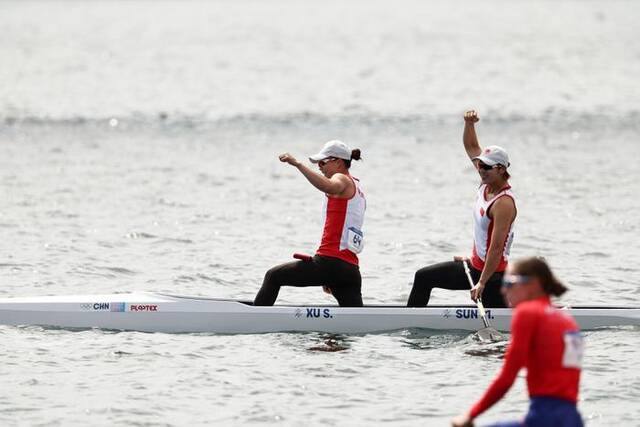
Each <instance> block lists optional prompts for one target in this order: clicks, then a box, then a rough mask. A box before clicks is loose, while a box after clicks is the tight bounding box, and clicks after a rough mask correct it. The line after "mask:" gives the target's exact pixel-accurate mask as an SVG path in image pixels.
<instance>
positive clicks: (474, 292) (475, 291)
mask: <svg viewBox="0 0 640 427" xmlns="http://www.w3.org/2000/svg"><path fill="white" fill-rule="evenodd" d="M482 291H484V284H483V283H480V282H478V283H476V285H475V286H474V287H473V288H471V299H472V300H473V301H474V302H476V301H478V300H479V299H481V298H482Z"/></svg>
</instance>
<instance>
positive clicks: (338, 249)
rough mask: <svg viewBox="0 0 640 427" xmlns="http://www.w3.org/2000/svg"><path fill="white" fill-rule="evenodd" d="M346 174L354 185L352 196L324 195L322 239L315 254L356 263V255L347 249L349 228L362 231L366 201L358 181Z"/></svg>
mask: <svg viewBox="0 0 640 427" xmlns="http://www.w3.org/2000/svg"><path fill="white" fill-rule="evenodd" d="M348 176H349V178H351V181H353V183H354V185H355V187H356V191H355V194H354V195H353V197H351V198H350V199H346V198H338V197H331V196H329V195H325V196H326V197H325V200H324V206H323V215H324V230H323V232H322V241H321V242H320V247H319V248H318V250H317V251H316V254H317V255H322V256H328V257H333V258H339V259H341V260H343V261H346V262H348V263H351V264H355V265H358V256H357V255H356V254H355V253H354V252H352V251H351V250H349V245H348V237H349V229H352V233H353V230H354V229H355V230H357V232H358V233H362V231H361V230H362V224H363V223H364V211H365V209H366V207H367V201H366V199H365V197H364V193H363V192H362V190H361V188H360V181H359V180H358V179H357V178H354V177H352V176H350V175H348ZM360 236H362V234H360Z"/></svg>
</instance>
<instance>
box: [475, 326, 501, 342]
mask: <svg viewBox="0 0 640 427" xmlns="http://www.w3.org/2000/svg"><path fill="white" fill-rule="evenodd" d="M478 337H479V338H480V340H481V341H491V342H496V341H504V337H503V336H502V334H501V333H500V332H498V331H497V330H495V329H493V328H482V329H480V330H478Z"/></svg>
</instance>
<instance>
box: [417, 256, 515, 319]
mask: <svg viewBox="0 0 640 427" xmlns="http://www.w3.org/2000/svg"><path fill="white" fill-rule="evenodd" d="M469 270H470V272H471V278H472V279H473V284H474V285H475V284H476V283H477V282H478V279H480V274H481V273H482V272H481V271H480V270H476V269H475V268H473V267H471V265H469ZM503 274H504V272H496V273H493V275H492V276H491V278H490V279H489V281H488V282H487V284H486V285H485V287H484V291H483V292H482V304H484V306H485V307H487V308H503V307H506V306H507V305H506V304H505V302H504V298H503V297H502V294H501V293H500V287H501V286H502V276H503ZM433 288H442V289H449V290H460V291H465V290H466V291H471V287H470V286H469V280H468V279H467V275H466V274H465V272H464V267H463V265H462V262H460V261H448V262H441V263H440V264H434V265H430V266H428V267H424V268H421V269H420V270H418V271H417V272H416V276H415V279H414V280H413V288H412V289H411V294H410V295H409V301H407V306H408V307H426V305H427V304H429V297H430V296H431V290H432V289H433Z"/></svg>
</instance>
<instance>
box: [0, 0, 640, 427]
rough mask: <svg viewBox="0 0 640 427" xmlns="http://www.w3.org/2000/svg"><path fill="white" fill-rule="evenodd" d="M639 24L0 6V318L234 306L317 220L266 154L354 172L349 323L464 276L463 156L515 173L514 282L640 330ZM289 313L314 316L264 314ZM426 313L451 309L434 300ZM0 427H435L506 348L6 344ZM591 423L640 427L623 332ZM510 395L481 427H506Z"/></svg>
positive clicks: (416, 338) (345, 12) (613, 9)
mask: <svg viewBox="0 0 640 427" xmlns="http://www.w3.org/2000/svg"><path fill="white" fill-rule="evenodd" d="M639 9H640V8H639V7H638V5H637V3H635V2H624V1H615V2H604V1H590V2H572V1H563V2H546V1H531V2H504V1H497V0H495V1H487V2H483V3H478V2H476V3H467V2H418V1H415V2H414V1H404V2H400V3H397V2H394V3H391V2H386V1H382V0H376V1H373V2H364V1H362V2H358V1H356V2H349V3H343V2H338V1H335V2H333V1H330V2H321V3H316V2H306V1H305V2H293V1H280V0H278V1H276V0H270V1H264V2H254V1H238V2H227V1H217V2H197V1H192V2H177V1H165V2H145V1H127V2H107V1H92V2H63V1H51V2H36V1H33V2H31V1H29V2H17V1H1V2H0V29H1V30H2V34H3V37H1V38H0V60H1V61H2V64H3V65H2V66H1V67H0V81H1V82H2V83H0V194H1V195H2V198H1V200H2V201H1V202H0V231H1V233H2V237H3V238H2V239H0V284H1V286H0V296H19V295H20V296H22V295H24V296H26V295H60V294H84V293H102V292H124V291H137V290H146V291H165V292H171V293H178V294H187V295H204V296H214V297H229V298H252V297H253V295H254V294H255V292H256V290H257V288H258V287H259V285H260V282H261V280H262V276H263V274H264V272H265V271H266V270H267V269H268V268H269V267H271V266H273V265H275V264H277V263H280V262H284V261H287V260H289V259H290V257H291V254H292V253H293V252H305V251H306V252H311V251H313V250H314V248H315V246H316V245H317V242H318V239H319V237H320V231H321V222H320V221H321V218H320V207H321V201H322V195H321V194H320V193H319V192H317V191H316V190H314V189H312V188H311V187H310V186H309V184H308V183H306V182H305V180H304V179H303V178H302V177H301V176H300V175H299V173H297V172H296V171H295V170H294V169H293V168H291V167H287V166H286V165H283V164H281V163H280V162H278V160H277V154H279V153H281V152H283V151H290V152H291V153H293V154H294V155H297V156H299V157H300V158H304V157H305V156H307V155H308V154H310V153H313V152H315V151H317V149H318V148H319V147H320V145H321V144H322V143H323V142H324V141H326V140H328V139H332V138H340V139H343V140H345V141H347V142H349V143H350V144H351V145H352V146H354V147H359V148H361V149H362V152H363V156H364V157H365V160H364V162H361V163H358V164H356V165H354V167H353V173H354V175H356V176H358V177H360V178H361V179H362V182H363V186H364V189H365V192H366V194H367V199H368V211H367V218H366V223H365V231H366V233H367V248H366V250H365V252H364V253H363V255H362V257H361V269H362V273H363V278H364V291H363V293H364V299H365V303H394V304H402V303H404V302H406V298H407V296H408V294H409V290H410V284H411V281H412V277H413V274H414V272H415V270H417V269H418V268H419V267H422V266H424V265H426V264H428V263H432V262H437V261H443V260H448V259H450V258H451V257H452V256H453V255H456V254H467V253H468V252H469V250H470V245H471V215H470V209H471V206H472V203H473V197H474V194H475V189H476V185H477V182H478V179H477V175H476V173H475V172H474V171H473V170H472V168H471V166H470V164H469V162H468V161H467V160H466V157H465V154H464V151H463V149H462V143H461V135H462V120H461V114H462V112H463V111H464V109H466V108H469V107H476V108H478V109H479V110H480V115H481V122H480V123H479V125H478V133H479V137H480V140H481V143H484V144H499V145H502V146H504V147H506V148H507V149H508V150H509V153H510V156H511V159H512V164H513V166H512V176H513V179H512V185H513V186H514V189H515V191H516V192H517V194H518V208H519V215H518V222H517V229H516V240H515V244H514V247H513V255H514V256H515V257H521V256H527V255H535V254H538V255H544V256H545V257H547V259H548V260H549V262H550V263H551V264H552V266H553V267H554V268H555V270H556V272H557V273H558V275H559V276H560V277H561V278H563V279H564V280H565V281H566V282H567V284H568V285H569V286H570V288H571V292H569V293H568V294H567V296H566V297H565V298H563V300H564V301H565V302H566V303H569V304H606V305H635V306H637V305H639V301H640V288H639V287H638V276H639V274H638V273H639V271H640V268H639V267H638V265H637V262H635V260H636V259H638V258H639V257H640V244H639V243H638V238H637V236H638V235H639V233H640V219H639V218H638V215H637V214H636V213H637V212H639V211H640V184H639V182H640V169H639V167H638V162H639V161H640V145H639V143H638V142H639V141H640V126H639V125H638V123H639V122H640V121H639V118H640V108H639V105H638V101H637V100H638V99H640V90H639V89H638V85H637V75H639V74H640V41H639V40H640V39H638V37H637V31H636V30H635V21H634V20H635V16H637V15H638V12H640V10H639ZM279 301H280V302H283V303H301V304H303V303H332V300H331V299H330V297H328V296H326V295H324V294H323V293H322V292H321V291H319V290H316V289H306V290H305V289H288V288H286V289H284V290H283V291H282V292H281V294H280V299H279ZM432 301H433V302H434V303H467V300H466V294H465V293H455V292H445V291H440V292H438V291H435V292H434V294H433V297H432ZM0 342H2V347H1V348H0V366H2V368H1V369H0V384H2V385H0V424H2V425H64V426H69V425H87V424H91V425H114V424H115V425H188V424H194V425H203V424H219V425H264V424H273V425H286V426H289V425H290V426H294V425H296V426H297V425H300V424H301V423H305V424H309V425H337V426H338V425H339V426H343V425H363V424H365V423H367V424H371V425H381V424H385V425H393V426H396V425H397V426H405V425H406V426H409V425H417V424H422V425H425V424H426V425H434V426H439V425H447V423H448V420H449V419H450V418H451V417H452V416H454V415H456V414H457V413H459V412H461V411H463V410H466V409H467V408H468V407H469V405H470V404H471V403H472V402H473V401H474V400H475V399H476V398H477V397H478V395H479V394H480V393H481V392H482V391H483V390H484V388H485V387H486V386H487V385H488V383H489V382H490V380H491V378H492V377H493V375H494V374H495V373H496V372H497V370H498V369H499V367H500V365H501V363H502V360H501V355H502V352H503V350H504V344H496V345H490V346H487V345H482V344H480V343H478V342H477V341H476V340H475V339H474V337H473V336H468V335H457V334H451V335H447V334H442V335H431V334H429V333H428V332H427V331H398V332H395V333H388V334H381V335H363V336H362V335H355V336H331V335H324V334H318V333H308V334H265V335H257V336H242V335H239V336H218V335H210V334H195V335H191V334H185V335H168V334H142V333H129V332H127V333H114V332H106V331H63V330H51V329H42V328H37V327H26V328H14V327H2V326H0ZM587 344H588V349H587V355H586V359H585V368H584V371H583V373H584V375H583V381H582V385H581V397H580V403H579V406H580V410H581V411H582V413H583V415H584V417H585V419H586V420H587V422H588V425H602V426H609V425H638V421H637V420H638V419H639V418H640V408H639V407H638V405H637V402H638V401H640V370H639V369H638V362H640V358H639V357H638V355H637V348H638V347H639V346H640V329H638V328H620V329H614V330H603V331H595V332H589V333H587ZM527 401H528V398H527V395H526V385H525V382H524V376H521V377H520V378H519V379H518V380H517V382H516V384H515V385H514V386H513V388H512V390H511V391H510V393H509V394H508V395H507V397H506V399H505V400H503V401H502V402H501V403H499V404H498V405H497V406H495V407H494V408H492V409H491V410H490V411H489V412H488V413H487V414H486V415H484V416H483V417H482V418H481V419H480V422H481V423H483V422H490V421H495V420H500V419H515V418H518V417H520V415H521V414H523V413H524V412H525V410H526V406H527Z"/></svg>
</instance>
